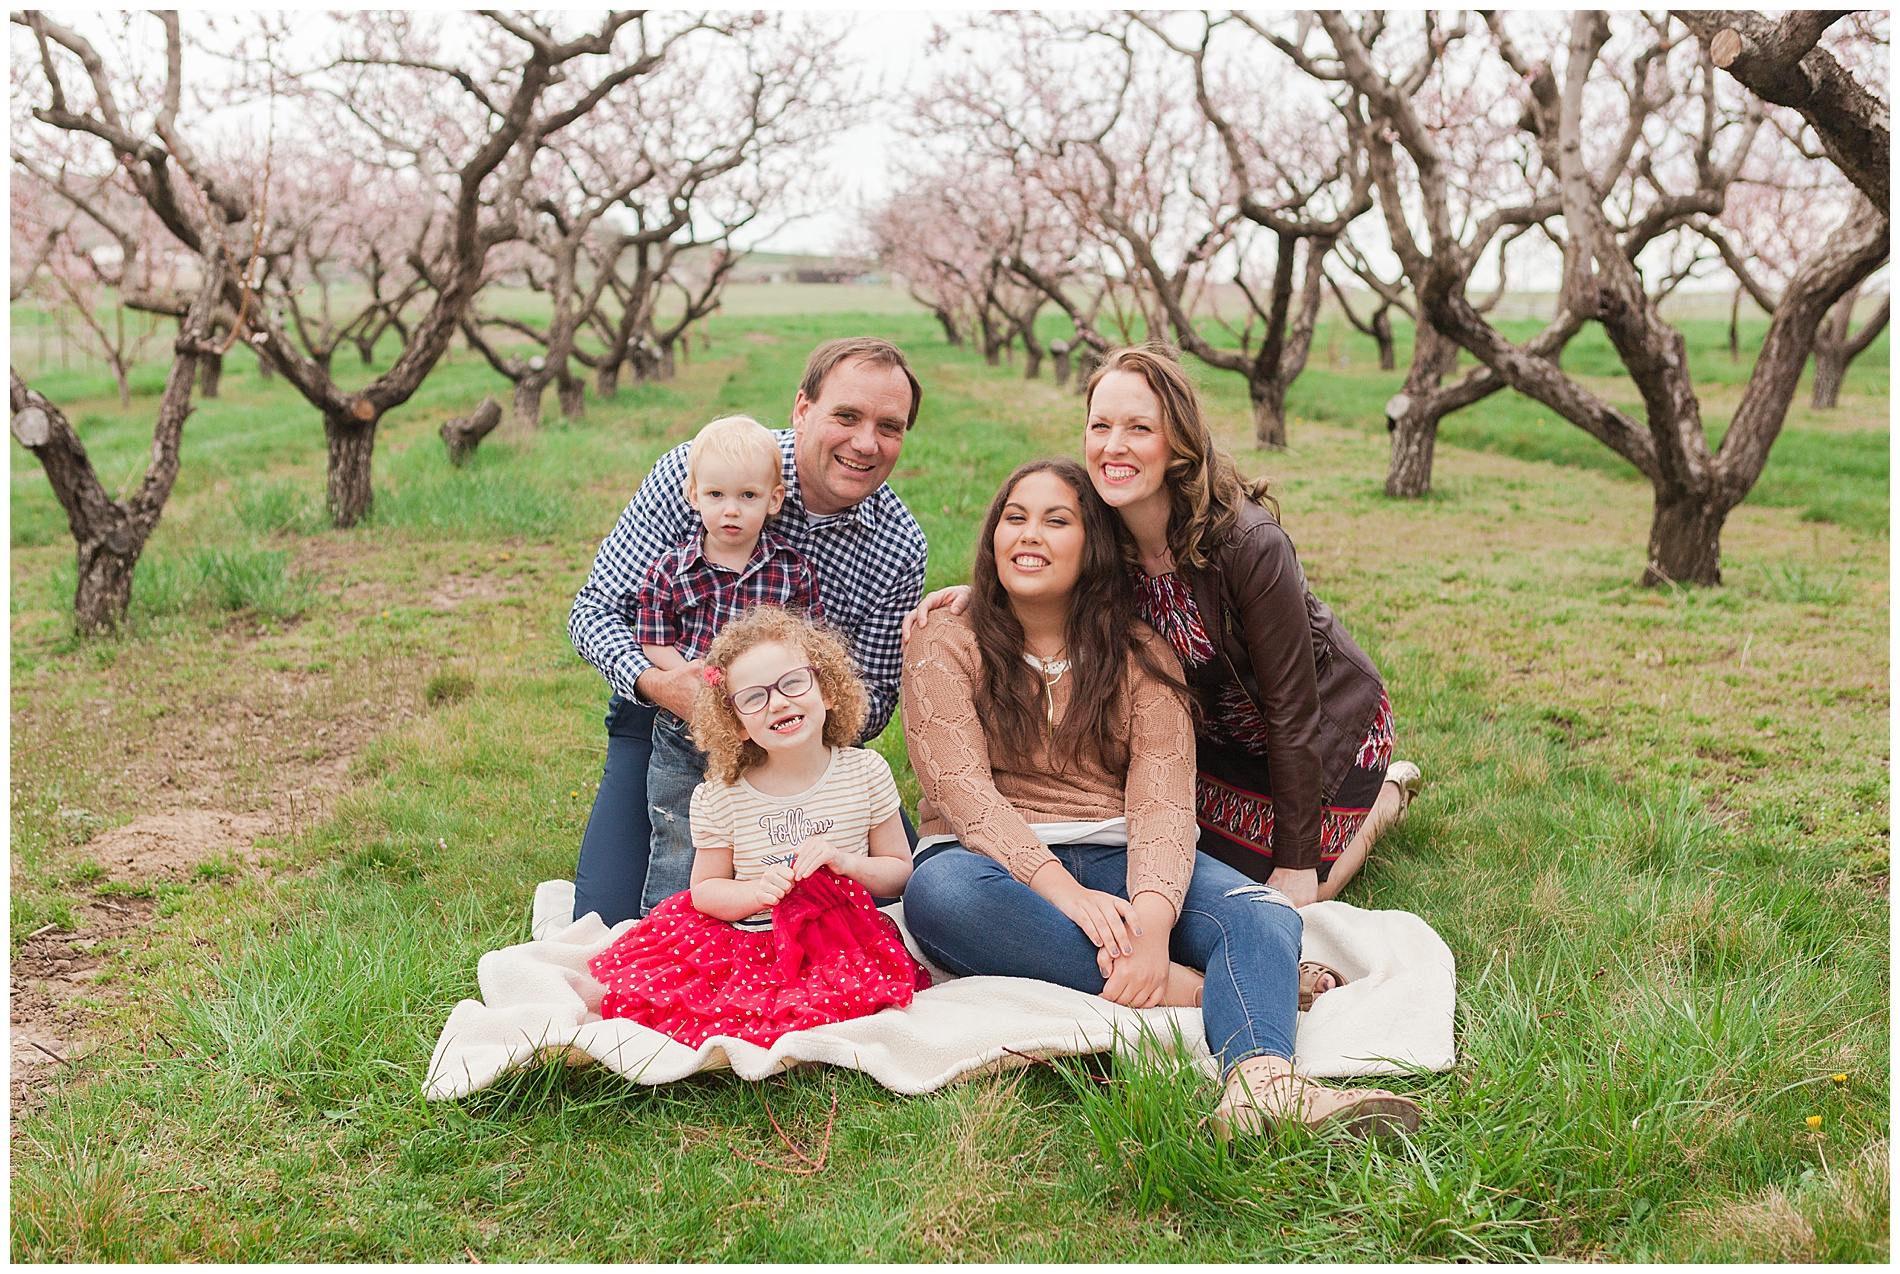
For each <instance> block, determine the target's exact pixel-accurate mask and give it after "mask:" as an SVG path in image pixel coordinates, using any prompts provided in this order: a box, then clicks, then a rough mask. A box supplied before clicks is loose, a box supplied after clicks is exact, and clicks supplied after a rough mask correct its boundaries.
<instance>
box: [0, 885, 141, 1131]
mask: <svg viewBox="0 0 1900 1274" xmlns="http://www.w3.org/2000/svg"><path fill="white" fill-rule="evenodd" d="M75 911H76V913H77V916H76V918H77V919H78V922H79V928H78V929H76V930H72V931H64V930H61V931H55V932H52V933H42V934H36V935H34V936H32V937H29V938H27V939H26V941H25V942H23V943H22V944H21V946H20V951H19V954H18V955H16V956H14V957H13V964H12V967H11V968H10V969H9V970H8V990H9V997H8V998H9V1005H8V1007H9V1010H10V1016H9V1027H8V1040H9V1043H10V1051H11V1053H12V1058H13V1066H12V1068H11V1070H10V1071H9V1072H8V1073H9V1077H10V1083H9V1084H8V1090H9V1092H8V1097H9V1105H10V1107H11V1109H12V1112H13V1114H14V1116H15V1117H18V1116H19V1115H20V1114H21V1113H22V1112H23V1111H28V1110H32V1109H34V1108H35V1107H37V1106H39V1105H42V1104H43V1103H44V1102H45V1099H46V1094H47V1092H48V1091H49V1090H50V1089H51V1088H52V1087H53V1086H54V1085H56V1084H57V1083H58V1082H59V1080H60V1074H61V1072H62V1071H69V1070H71V1069H73V1064H74V1062H75V1061H76V1060H77V1059H78V1058H79V1057H81V1056H83V1055H84V1054H86V1053H87V1052H88V1051H90V1050H91V1049H92V1048H94V1047H97V1044H98V1040H97V1036H96V1034H95V1033H94V1032H93V1031H92V1030H91V1023H92V1021H93V1018H94V1012H93V1010H92V1008H90V1007H88V1006H87V1005H85V1004H83V1003H81V1002H80V1001H81V1000H82V999H89V1000H94V1001H99V1002H104V1001H107V1000H111V999H114V998H116V994H117V989H116V988H115V987H113V986H110V985H108V986H100V985H98V984H97V982H96V979H97V977H98V975H99V969H100V966H101V965H103V964H104V963H105V960H106V957H107V956H108V955H110V954H112V953H113V952H116V951H120V950H124V949H126V948H127V947H128V946H134V947H143V946H148V945H150V941H151V939H150V937H149V935H148V933H147V930H146V926H147V925H148V924H149V923H150V922H151V918H152V903H151V901H150V900H149V899H144V898H124V899H103V898H99V899H93V900H91V901H90V902H88V903H86V904H84V905H83V906H80V907H77V908H75ZM62 1059H64V1060H62Z"/></svg>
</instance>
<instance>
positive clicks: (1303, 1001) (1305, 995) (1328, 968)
mask: <svg viewBox="0 0 1900 1274" xmlns="http://www.w3.org/2000/svg"><path fill="white" fill-rule="evenodd" d="M1328 973H1330V974H1332V975H1333V984H1332V985H1331V986H1329V987H1327V988H1326V991H1337V990H1338V989H1339V988H1340V987H1342V986H1345V985H1346V975H1345V974H1343V973H1341V972H1340V971H1339V970H1338V969H1335V968H1334V967H1333V966H1332V965H1330V964H1321V963H1320V962H1319V961H1318V960H1302V961H1300V1012H1302V1013H1304V1012H1306V1011H1307V1010H1308V1009H1310V1008H1312V1007H1313V1001H1314V1000H1316V999H1318V998H1319V997H1320V996H1322V995H1324V994H1326V991H1322V990H1320V989H1319V980H1320V978H1321V977H1323V976H1324V975H1326V974H1328Z"/></svg>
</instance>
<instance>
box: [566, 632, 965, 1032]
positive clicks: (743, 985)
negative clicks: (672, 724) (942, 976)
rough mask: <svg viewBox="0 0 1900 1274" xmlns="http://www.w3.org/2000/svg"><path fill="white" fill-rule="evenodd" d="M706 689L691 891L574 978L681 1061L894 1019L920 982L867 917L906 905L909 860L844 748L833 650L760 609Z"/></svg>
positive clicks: (892, 796) (876, 764)
mask: <svg viewBox="0 0 1900 1274" xmlns="http://www.w3.org/2000/svg"><path fill="white" fill-rule="evenodd" d="M703 676H704V679H705V684H704V685H702V686H701V687H700V690H699V694H698V698H697V701H696V702H695V704H694V708H693V722H692V730H693V739H694V741H695V742H696V743H697V744H698V745H699V746H700V747H701V748H703V749H704V750H705V752H706V754H707V761H708V763H707V769H706V774H707V779H706V781H705V782H704V783H702V784H700V785H699V787H698V788H697V789H695V790H694V792H693V797H692V805H691V815H690V820H689V822H690V828H691V832H692V841H693V871H692V887H691V889H690V890H689V891H688V892H686V893H682V894H676V895H674V896H673V897H671V898H668V899H666V900H665V901H664V902H662V903H661V904H660V905H659V906H657V907H655V908H654V909H653V911H652V913H651V914H650V915H648V916H647V918H646V919H645V920H642V921H641V922H640V923H639V924H637V925H635V926H634V927H633V928H632V929H630V930H628V931H627V932H626V933H625V934H623V935H621V937H620V938H619V939H618V940H616V941H615V943H614V944H613V945H612V946H611V947H609V948H607V950H606V951H604V952H602V953H601V954H600V955H598V956H596V957H594V959H593V961H592V962H591V963H590V964H589V966H588V967H589V969H590V971H591V972H592V973H593V975H594V977H595V979H596V980H597V981H599V982H600V983H602V984H603V985H604V986H606V988H607V994H606V996H605V998H604V999H603V1000H602V1002H601V1010H600V1011H601V1016H603V1017H624V1018H630V1019H632V1020H634V1021H637V1022H640V1023H641V1024H643V1025H645V1026H650V1027H652V1028H653V1029H654V1030H657V1031H660V1032H661V1033H662V1034H665V1035H668V1036H671V1037H672V1038H674V1039H677V1040H680V1041H681V1042H683V1043H686V1044H690V1045H693V1046H694V1047H697V1046H698V1045H700V1044H702V1043H704V1042H705V1041H706V1040H707V1039H708V1038H711V1037H712V1036H715V1035H722V1036H729V1037H732V1038H737V1039H743V1040H748V1041H750V1042H752V1043H755V1044H760V1045H770V1044H771V1043H772V1041H774V1040H776V1039H777V1038H778V1037H779V1036H780V1035H782V1034H784V1033H785V1032H787V1031H793V1030H800V1029H803V1028H805V1027H810V1026H819V1025H823V1024H825V1023H828V1022H839V1021H843V1020H845V1019H847V1018H853V1017H862V1016H864V1015H865V1014H868V1013H875V1012H877V1011H878V1010H879V1009H881V1008H886V1007H892V1006H895V1007H900V1008H901V1007H903V1006H905V1005H908V1004H909V1003H910V999H911V994H912V992H913V991H915V990H922V989H923V988H925V987H927V986H929V985H930V978H929V975H928V974H926V973H925V972H924V971H923V970H922V969H921V968H920V967H919V966H918V965H917V964H916V962H915V961H913V960H912V959H911V958H910V955H909V954H908V953H907V952H906V951H905V950H904V946H903V941H902V939H900V938H899V936H898V933H897V927H896V926H895V925H894V924H892V923H891V921H890V920H889V919H887V918H886V917H884V916H883V915H880V914H879V913H878V911H877V909H876V906H875V904H874V903H873V901H872V899H873V896H874V895H875V896H877V897H882V898H892V897H896V896H897V895H898V894H900V893H902V892H903V889H904V886H905V884H906V883H907V882H908V881H909V880H910V872H911V858H910V846H909V843H908V841H907V840H906V839H905V836H904V829H903V824H902V822H901V820H900V819H899V816H898V808H899V800H898V795H897V784H896V782H895V781H894V780H893V779H892V777H891V769H890V766H889V765H888V764H886V763H885V760H884V758H883V757H881V756H879V755H878V754H877V753H876V752H873V751H870V750H869V749H867V748H859V747H853V746H851V745H852V744H853V743H855V742H856V741H857V738H858V734H859V731H860V730H861V729H862V728H863V725H864V714H865V707H866V698H865V691H864V687H863V685H862V684H861V683H860V682H859V680H858V678H857V675H856V673H855V672H854V671H853V669H852V665H851V656H850V654H849V653H848V652H847V651H846V650H845V647H844V644H843V643H842V642H841V641H839V640H838V639H837V638H836V637H834V636H832V635H831V634H829V633H827V632H825V631H824V630H823V629H821V628H819V627H817V626H816V625H815V624H813V623H812V622H811V621H810V620H808V619H806V618H804V617H803V616H800V615H796V614H793V613H792V612H790V611H786V610H783V609H780V608H779V607H776V606H759V607H756V608H754V609H753V610H751V611H748V612H747V613H746V614H744V615H743V616H741V617H740V618H739V619H737V620H735V621H733V622H732V623H730V624H728V625H727V626H726V627H725V629H724V630H723V631H721V632H720V634H719V636H718V637H717V638H716V639H715V640H714V641H713V644H712V646H711V648H710V649H709V650H708V651H707V652H706V665H705V671H704V674H703Z"/></svg>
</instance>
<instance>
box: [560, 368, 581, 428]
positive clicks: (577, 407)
mask: <svg viewBox="0 0 1900 1274" xmlns="http://www.w3.org/2000/svg"><path fill="white" fill-rule="evenodd" d="M555 392H556V393H557V394H559V396H560V400H561V418H562V419H563V420H583V419H585V418H586V416H587V382H585V381H583V380H582V379H581V378H580V377H578V376H563V377H561V378H560V380H559V381H558V382H556V385H555Z"/></svg>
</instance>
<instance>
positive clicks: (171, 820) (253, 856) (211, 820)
mask: <svg viewBox="0 0 1900 1274" xmlns="http://www.w3.org/2000/svg"><path fill="white" fill-rule="evenodd" d="M274 827H275V824H274V823H273V821H272V819H271V818H270V817H269V816H268V815H265V814H233V813H230V812H228V811H225V810H172V811H169V812H167V813H162V814H141V815H139V816H138V817H137V818H135V819H133V820H132V821H131V822H130V823H127V824H126V825H125V826H124V827H115V828H113V829H112V830H111V831H109V832H102V833H100V834H99V835H98V836H96V837H94V838H93V839H92V840H91V841H90V842H89V843H88V845H87V848H88V849H89V850H90V851H91V855H92V859H93V861H94V862H96V863H98V864H99V865H100V866H101V867H103V868H105V871H106V875H107V876H108V877H109V878H110V879H112V880H123V881H137V882H146V881H155V880H179V879H183V878H184V877H186V876H189V875H190V874H191V873H192V872H193V871H194V870H195V869H196V868H197V867H199V866H200V865H202V864H204V863H207V862H218V861H228V860H229V859H230V858H231V857H237V858H240V859H242V860H243V861H244V862H246V863H249V864H250V865H252V866H255V865H256V864H257V850H256V848H255V846H254V845H253V842H254V841H256V840H257V838H258V837H260V836H268V835H270V834H271V833H272V831H273V830H274Z"/></svg>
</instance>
